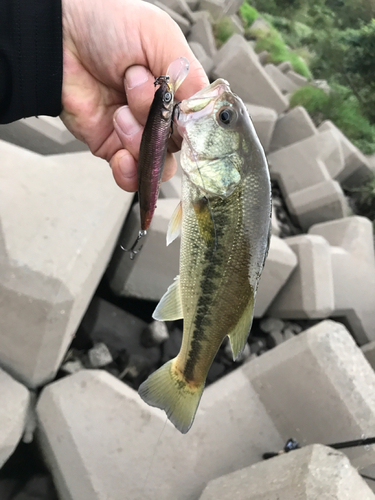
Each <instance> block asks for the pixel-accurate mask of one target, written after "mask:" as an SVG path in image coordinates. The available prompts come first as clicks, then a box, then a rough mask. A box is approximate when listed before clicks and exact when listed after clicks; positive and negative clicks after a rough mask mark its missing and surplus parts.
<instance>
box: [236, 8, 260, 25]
mask: <svg viewBox="0 0 375 500" xmlns="http://www.w3.org/2000/svg"><path fill="white" fill-rule="evenodd" d="M239 13H240V18H241V19H242V22H243V26H244V28H245V29H246V28H249V27H250V26H251V25H252V24H253V22H254V21H255V19H256V18H257V17H259V12H258V11H257V10H256V9H255V8H254V7H252V6H251V5H249V4H248V3H247V2H244V3H243V4H242V5H241V7H240V9H239Z"/></svg>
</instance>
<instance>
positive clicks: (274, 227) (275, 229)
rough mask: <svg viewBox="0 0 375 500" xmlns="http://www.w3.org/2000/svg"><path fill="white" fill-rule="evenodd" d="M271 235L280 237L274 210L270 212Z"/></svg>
mask: <svg viewBox="0 0 375 500" xmlns="http://www.w3.org/2000/svg"><path fill="white" fill-rule="evenodd" d="M272 234H273V236H279V235H280V225H279V221H278V220H277V217H276V214H275V211H274V210H272Z"/></svg>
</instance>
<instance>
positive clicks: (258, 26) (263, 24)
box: [250, 16, 271, 32]
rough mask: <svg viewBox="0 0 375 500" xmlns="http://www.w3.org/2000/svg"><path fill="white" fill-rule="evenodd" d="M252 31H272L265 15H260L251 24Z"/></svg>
mask: <svg viewBox="0 0 375 500" xmlns="http://www.w3.org/2000/svg"><path fill="white" fill-rule="evenodd" d="M250 29H251V31H253V32H255V31H261V32H267V31H270V29H271V26H270V25H269V24H268V23H267V21H266V20H265V19H263V17H261V16H258V17H257V18H256V19H255V21H254V22H253V24H252V25H251V26H250Z"/></svg>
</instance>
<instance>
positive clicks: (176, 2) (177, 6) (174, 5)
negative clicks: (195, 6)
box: [159, 0, 193, 23]
mask: <svg viewBox="0 0 375 500" xmlns="http://www.w3.org/2000/svg"><path fill="white" fill-rule="evenodd" d="M159 3H162V4H164V5H165V6H166V7H168V8H169V9H170V10H173V11H174V12H175V13H176V14H180V15H181V16H183V17H185V18H186V19H187V20H188V21H190V23H192V22H193V12H192V10H191V8H190V6H189V5H188V3H187V2H186V0H160V1H159Z"/></svg>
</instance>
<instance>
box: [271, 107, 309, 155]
mask: <svg viewBox="0 0 375 500" xmlns="http://www.w3.org/2000/svg"><path fill="white" fill-rule="evenodd" d="M316 134H318V131H317V129H316V127H315V125H314V123H313V121H312V119H311V118H310V115H309V114H308V112H307V111H306V109H305V108H303V107H302V106H296V107H295V108H293V109H291V110H290V111H288V113H286V114H285V115H281V116H279V118H278V120H277V122H276V124H275V129H274V131H273V135H272V140H271V146H270V151H276V150H278V149H280V148H284V147H285V146H289V145H290V144H294V143H295V142H298V141H302V140H303V139H307V138H308V137H311V136H313V135H316Z"/></svg>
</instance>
